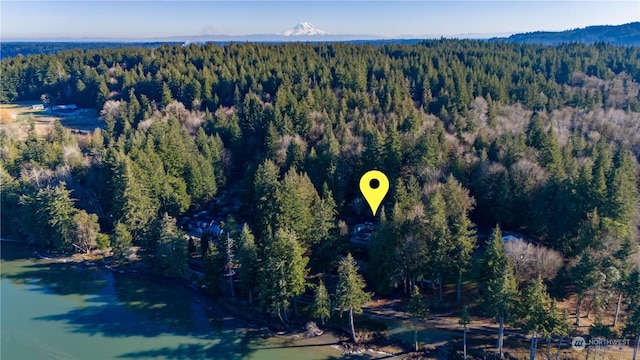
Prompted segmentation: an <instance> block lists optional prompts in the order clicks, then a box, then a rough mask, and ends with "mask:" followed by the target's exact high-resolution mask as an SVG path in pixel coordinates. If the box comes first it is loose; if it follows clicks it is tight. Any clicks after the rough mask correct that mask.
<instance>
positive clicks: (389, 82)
mask: <svg viewBox="0 0 640 360" xmlns="http://www.w3.org/2000/svg"><path fill="white" fill-rule="evenodd" d="M639 59H640V49H638V48H626V47H615V46H609V45H604V44H596V45H590V46H588V45H579V44H571V45H562V46H558V47H543V46H533V45H520V44H509V43H497V42H496V43H487V42H481V41H477V42H476V41H457V40H439V41H425V42H422V43H419V44H415V45H393V44H389V45H384V46H371V45H354V44H339V43H336V44H316V45H312V44H297V43H292V44H281V45H268V44H231V45H228V46H224V47H221V46H217V45H212V44H207V45H202V46H196V45H190V46H186V47H181V46H166V45H165V46H160V47H159V48H156V49H148V48H118V49H103V50H70V51H62V52H59V53H58V54H55V55H54V54H49V55H44V54H40V55H31V56H27V57H23V56H17V57H13V58H7V59H3V60H2V62H1V63H0V71H1V73H2V77H1V79H0V101H1V102H3V103H6V102H16V101H23V100H37V99H40V98H41V97H42V95H46V96H45V98H46V99H49V100H50V101H51V102H52V103H58V104H66V103H75V104H77V105H78V106H81V107H95V108H97V109H99V110H100V111H101V115H102V119H103V120H104V128H103V129H96V130H95V131H94V132H93V133H91V134H90V135H89V136H88V137H83V138H80V139H78V138H76V137H75V136H74V135H72V134H71V133H70V132H69V131H68V130H67V129H65V128H63V127H62V126H61V125H57V126H56V127H54V128H53V130H52V131H51V132H50V133H49V134H48V135H47V136H46V137H44V138H41V137H38V136H36V134H35V131H31V133H30V134H29V135H28V138H27V139H26V140H21V139H16V138H14V137H13V136H12V135H11V134H10V133H7V132H3V133H2V135H1V136H2V148H1V150H2V151H1V164H2V169H1V176H2V187H3V189H2V209H1V210H2V214H1V215H2V219H1V220H2V236H6V237H13V238H26V239H29V240H30V241H33V242H35V243H37V244H40V245H43V246H49V247H54V248H58V249H65V250H79V251H88V250H90V249H94V248H98V247H101V248H106V247H111V248H112V250H113V253H114V256H115V257H116V258H119V259H126V257H127V255H128V253H129V251H130V248H131V245H136V246H138V247H140V252H139V253H140V254H142V256H143V258H144V259H145V260H146V261H149V263H150V264H151V265H152V266H153V268H154V269H156V270H157V271H158V272H160V273H164V274H166V275H168V276H181V275H182V274H184V270H185V268H186V259H187V257H188V256H189V254H188V253H189V252H193V251H194V250H193V249H192V246H191V249H190V247H188V246H187V242H186V241H185V240H184V238H183V236H182V232H181V230H180V228H179V227H178V225H177V223H179V222H180V220H181V219H182V218H183V217H184V216H185V215H190V214H194V213H196V212H199V211H201V210H203V209H205V210H211V211H220V209H221V208H222V207H221V206H219V205H220V203H221V200H220V199H226V200H225V201H226V202H228V203H231V204H232V206H228V207H225V209H228V210H227V211H228V213H225V214H224V215H225V217H227V218H228V220H226V221H225V224H224V227H225V229H226V230H227V234H229V236H228V237H224V236H223V237H222V239H214V240H215V241H211V242H209V245H207V246H208V248H206V249H203V251H201V252H202V253H204V269H205V272H206V279H208V281H209V282H210V284H211V286H210V289H211V291H215V289H216V288H220V285H219V283H220V278H221V274H223V273H227V274H228V275H231V274H237V276H235V275H234V276H235V277H236V279H235V281H233V279H232V281H231V288H232V290H233V287H234V286H236V285H237V286H238V289H236V290H235V291H236V295H237V296H243V297H245V296H246V298H248V299H251V301H256V302H257V304H258V305H259V306H260V307H261V308H262V309H263V310H264V311H265V312H268V313H270V314H272V315H274V316H277V317H279V318H280V319H282V321H283V322H287V321H288V319H287V316H288V315H290V314H291V313H290V309H291V308H292V307H293V304H295V299H296V298H297V297H298V296H299V295H301V294H302V293H304V292H305V289H306V288H310V287H311V288H313V289H315V293H316V296H315V298H316V300H317V301H316V304H315V305H314V309H316V310H317V312H314V313H315V314H317V316H318V317H319V318H322V319H324V318H325V317H326V316H328V315H329V313H330V311H329V308H328V305H327V304H328V300H327V299H328V295H327V291H328V292H329V293H333V292H334V290H335V291H336V296H335V297H334V298H333V299H334V300H332V301H335V302H334V303H333V304H335V306H332V307H331V308H335V307H338V308H339V309H340V310H341V311H349V313H350V314H351V313H353V312H358V311H359V310H360V309H361V307H362V305H363V304H364V302H366V301H367V299H368V298H369V296H370V294H369V293H365V292H364V291H363V290H362V289H363V287H364V283H362V282H361V281H362V279H361V278H359V277H358V276H357V273H356V272H355V268H356V266H355V260H354V259H353V258H352V257H351V256H350V255H348V256H347V254H348V252H353V253H354V254H355V255H356V258H359V259H360V260H363V261H365V262H366V263H367V264H369V266H368V269H367V271H366V280H367V283H368V289H369V290H373V291H375V293H376V294H383V295H384V294H389V293H391V292H393V291H396V292H404V293H405V294H409V293H411V292H412V291H411V289H413V286H414V285H417V284H418V283H420V281H419V280H420V279H426V280H432V282H431V284H432V286H434V287H435V286H437V284H443V283H444V284H456V283H457V285H458V290H457V294H458V299H457V300H460V301H464V302H466V303H472V304H477V303H478V301H480V302H481V303H482V304H484V305H483V306H481V308H482V309H484V310H485V315H486V316H488V317H492V318H495V319H496V321H499V322H500V324H504V323H505V322H506V323H510V324H513V325H515V326H519V327H520V328H522V329H523V330H524V331H527V332H530V333H531V334H533V335H534V336H533V338H536V337H545V338H548V339H550V336H551V334H559V333H563V332H565V333H566V332H568V331H569V330H567V329H568V328H566V327H565V326H564V325H565V324H567V321H568V320H567V317H568V316H569V314H566V313H563V312H562V311H559V310H558V309H557V308H556V305H555V304H556V302H555V301H556V300H563V299H567V298H573V297H575V298H576V303H577V307H576V309H574V310H572V311H571V317H573V318H575V322H576V324H578V323H579V321H580V318H581V317H584V315H585V314H586V313H591V318H593V317H594V316H597V317H598V319H600V320H598V321H600V322H599V323H598V322H597V326H600V327H597V326H595V327H593V329H596V330H594V331H603V330H602V329H603V328H606V329H607V330H609V331H611V329H610V328H609V327H608V325H610V324H609V322H610V321H609V319H607V320H606V321H605V320H602V319H601V318H600V316H604V314H605V313H606V312H608V311H611V312H612V311H615V318H616V319H615V321H614V323H616V324H615V325H616V326H617V327H616V328H614V331H625V334H629V335H633V336H639V335H640V302H639V301H638V300H637V299H639V298H640V272H639V271H640V269H639V266H640V261H639V260H638V198H639V196H638V170H639V167H638V159H639V158H640V97H639V89H640V60H639ZM370 169H379V170H382V171H383V172H385V173H386V174H387V176H388V177H389V179H390V182H391V190H390V192H389V194H388V195H387V197H386V198H385V201H384V202H383V208H382V210H381V211H380V212H379V215H378V216H377V218H375V219H373V218H372V217H371V215H370V212H369V211H368V208H367V205H366V203H364V201H363V199H362V197H361V195H360V193H359V190H358V186H357V184H358V180H359V178H360V176H361V175H362V174H363V173H364V172H366V171H368V170H370ZM229 209H230V210H229ZM364 221H373V222H374V226H375V227H376V231H375V234H374V236H373V238H372V245H371V247H370V248H369V249H358V248H355V247H352V245H350V243H349V240H348V239H349V236H350V235H351V229H352V228H353V226H354V225H355V224H357V223H360V222H364ZM240 225H242V226H240ZM490 229H493V231H492V232H491V235H490V236H488V240H486V241H485V240H484V239H485V238H487V236H483V234H484V233H489V231H490ZM501 229H502V230H510V231H517V232H518V233H520V234H524V235H525V236H526V237H527V239H528V240H529V241H530V242H531V244H530V245H527V244H526V243H524V246H522V243H514V244H506V245H504V246H503V241H502V235H501ZM478 237H480V238H482V239H481V240H478ZM518 244H520V245H518ZM518 246H520V248H518ZM474 253H476V254H479V255H478V256H475V257H474V256H473V254H474ZM123 261H124V260H123ZM318 273H324V274H336V273H339V274H340V276H338V277H337V278H338V279H337V280H335V278H333V279H334V281H331V279H332V277H331V276H326V279H327V281H326V284H324V283H323V282H322V281H320V282H319V283H318V280H317V278H316V279H314V280H313V281H311V280H310V276H309V274H318ZM462 279H471V280H472V281H474V282H477V284H479V288H480V293H479V294H478V295H473V296H474V297H473V298H471V299H465V298H464V297H463V296H462V299H460V297H461V290H460V284H461V282H462ZM325 285H326V288H325ZM442 288H443V287H442V286H439V292H437V293H436V294H435V295H434V296H435V297H436V298H437V299H436V301H455V300H456V299H449V300H447V299H446V298H445V297H444V295H443V292H442ZM327 289H329V290H327ZM394 289H395V290H394ZM425 290H426V289H423V290H422V291H423V292H424V291H425ZM414 293H415V292H414ZM418 293H419V292H418ZM518 293H520V295H518ZM474 294H475V293H474ZM476 297H477V298H476ZM536 306H537V307H536ZM533 307H536V308H533ZM541 309H542V310H541ZM581 311H582V313H581ZM416 313H419V312H416ZM619 313H620V314H623V315H624V316H620V319H621V320H623V321H619V320H618V314H619ZM581 314H582V315H581ZM593 314H595V315H593ZM534 315H535V316H534ZM550 319H551V320H550ZM552 320H553V321H552ZM598 324H599V325H598ZM603 324H604V325H603ZM621 324H622V325H621Z"/></svg>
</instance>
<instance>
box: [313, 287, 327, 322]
mask: <svg viewBox="0 0 640 360" xmlns="http://www.w3.org/2000/svg"><path fill="white" fill-rule="evenodd" d="M330 315H331V301H330V300H329V293H328V292H327V288H326V287H325V286H324V282H323V281H322V280H320V283H319V284H318V286H316V289H315V291H314V294H313V303H311V316H313V317H315V318H318V319H320V321H321V322H322V325H324V324H325V322H326V320H327V318H329V316H330Z"/></svg>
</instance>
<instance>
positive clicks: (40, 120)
mask: <svg viewBox="0 0 640 360" xmlns="http://www.w3.org/2000/svg"><path fill="white" fill-rule="evenodd" d="M34 104H41V102H40V101H24V102H18V103H10V104H0V130H4V131H6V132H7V134H9V136H12V137H16V138H18V139H26V137H27V133H28V131H29V127H30V122H31V121H33V123H34V125H35V130H36V133H37V134H38V135H39V136H44V135H46V134H47V133H48V132H49V129H50V128H51V127H52V126H53V125H54V124H55V122H56V120H57V121H60V123H61V124H62V126H64V127H66V128H68V129H71V130H72V131H75V132H77V133H83V132H86V131H92V130H94V129H95V128H100V127H102V126H103V124H104V122H103V121H101V120H100V119H99V114H98V111H96V110H95V109H78V110H75V111H72V112H68V113H61V112H56V113H52V112H51V111H50V110H49V109H44V110H34V109H32V108H31V106H32V105H34Z"/></svg>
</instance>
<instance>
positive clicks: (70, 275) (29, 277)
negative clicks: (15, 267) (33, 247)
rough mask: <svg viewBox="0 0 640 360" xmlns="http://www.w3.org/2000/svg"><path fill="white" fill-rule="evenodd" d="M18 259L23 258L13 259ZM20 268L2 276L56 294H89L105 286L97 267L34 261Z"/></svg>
mask: <svg viewBox="0 0 640 360" xmlns="http://www.w3.org/2000/svg"><path fill="white" fill-rule="evenodd" d="M2 256H3V258H2V259H3V260H6V259H5V254H4V253H3V255H2ZM10 257H13V256H10ZM20 259H24V258H16V259H13V260H20ZM26 259H28V258H26ZM6 261H10V260H6ZM21 270H22V271H20V272H16V273H4V274H3V275H2V278H3V279H4V278H6V279H9V281H11V282H12V283H13V284H16V285H23V286H24V285H37V287H35V288H33V289H32V290H34V291H42V292H45V293H54V294H57V295H74V294H76V295H90V294H95V293H96V292H98V291H100V290H101V289H103V288H104V287H106V286H107V279H106V278H105V277H104V276H103V274H102V273H101V272H100V271H99V270H98V269H97V268H95V267H87V266H84V265H82V264H75V263H35V264H31V265H28V266H23V267H22V268H21Z"/></svg>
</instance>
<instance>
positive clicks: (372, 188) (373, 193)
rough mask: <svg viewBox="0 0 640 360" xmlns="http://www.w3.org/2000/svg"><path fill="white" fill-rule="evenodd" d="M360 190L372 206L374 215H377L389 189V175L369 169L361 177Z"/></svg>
mask: <svg viewBox="0 0 640 360" xmlns="http://www.w3.org/2000/svg"><path fill="white" fill-rule="evenodd" d="M360 191H361V192H362V195H364V198H365V200H367V203H368V204H369V206H370V207H371V211H372V212H373V216H376V212H377V211H378V207H379V206H380V204H381V203H382V199H384V197H385V195H387V192H388V191H389V179H388V178H387V175H385V174H383V173H382V172H381V171H378V170H370V171H367V172H366V173H365V174H364V175H362V177H361V178H360Z"/></svg>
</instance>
